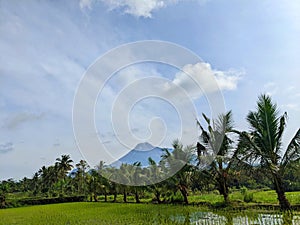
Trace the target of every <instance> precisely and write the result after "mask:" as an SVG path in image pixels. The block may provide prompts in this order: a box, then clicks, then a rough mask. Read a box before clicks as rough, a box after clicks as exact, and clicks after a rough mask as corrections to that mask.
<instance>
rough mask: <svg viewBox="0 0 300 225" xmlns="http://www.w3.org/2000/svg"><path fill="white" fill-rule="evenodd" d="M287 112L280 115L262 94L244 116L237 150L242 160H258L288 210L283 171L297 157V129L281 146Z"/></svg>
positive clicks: (299, 138) (284, 207)
mask: <svg viewBox="0 0 300 225" xmlns="http://www.w3.org/2000/svg"><path fill="white" fill-rule="evenodd" d="M286 118H287V113H284V114H283V115H279V111H278V108H277V105H276V104H274V103H273V102H272V100H271V98H270V97H269V96H267V95H264V94H263V95H261V96H259V98H258V101H257V108H256V110H255V111H250V112H249V113H248V115H247V122H248V123H249V125H250V130H249V131H248V132H239V134H240V142H239V146H238V149H239V152H240V155H241V159H242V160H243V161H246V162H249V163H252V164H255V163H259V164H260V166H261V167H262V168H265V169H266V170H267V171H268V174H269V175H270V178H272V182H273V185H274V188H275V191H276V193H277V197H278V200H279V204H280V208H281V209H282V210H290V209H291V206H290V203H289V201H288V200H287V198H286V196H285V189H284V183H283V174H284V172H285V169H286V168H287V166H288V165H289V163H290V162H292V161H297V160H299V158H300V148H299V144H300V129H298V131H297V132H296V134H295V136H294V137H293V138H292V140H291V142H290V143H289V145H288V146H287V149H286V150H285V151H283V149H282V135H283V132H284V129H285V126H286Z"/></svg>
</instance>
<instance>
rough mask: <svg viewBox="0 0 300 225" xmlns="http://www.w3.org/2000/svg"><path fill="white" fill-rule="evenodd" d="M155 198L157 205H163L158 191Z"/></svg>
mask: <svg viewBox="0 0 300 225" xmlns="http://www.w3.org/2000/svg"><path fill="white" fill-rule="evenodd" d="M155 198H156V201H157V203H158V204H160V203H161V200H160V192H159V191H157V190H156V191H155Z"/></svg>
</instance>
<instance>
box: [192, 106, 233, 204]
mask: <svg viewBox="0 0 300 225" xmlns="http://www.w3.org/2000/svg"><path fill="white" fill-rule="evenodd" d="M203 117H204V119H205V121H206V123H207V127H208V128H207V131H206V130H205V129H204V128H203V127H202V126H201V124H200V122H199V121H198V122H197V123H198V125H199V127H200V129H201V131H202V133H201V136H200V142H198V143H197V154H198V161H199V162H198V166H201V167H202V168H203V167H205V166H207V167H208V169H206V170H204V171H203V173H202V175H204V177H207V178H209V179H210V180H211V181H213V182H214V183H215V184H216V186H217V188H218V191H219V193H220V194H221V195H223V197H224V201H225V203H228V202H229V187H228V178H229V177H228V176H229V170H230V168H231V165H232V164H233V161H234V160H235V158H236V151H235V150H234V149H233V147H232V144H233V141H232V140H231V139H230V137H229V135H230V134H231V133H232V132H233V119H232V112H231V111H229V112H227V113H225V114H221V115H220V116H219V117H218V119H216V120H213V121H211V120H210V119H209V118H208V117H207V116H206V115H205V114H203ZM210 154H211V155H212V156H215V158H211V155H210ZM209 163H210V164H209Z"/></svg>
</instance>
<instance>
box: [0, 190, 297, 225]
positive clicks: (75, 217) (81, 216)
mask: <svg viewBox="0 0 300 225" xmlns="http://www.w3.org/2000/svg"><path fill="white" fill-rule="evenodd" d="M249 191H250V192H253V196H254V199H253V202H251V203H244V202H243V195H242V194H241V192H240V191H238V190H235V191H232V193H231V194H230V199H231V201H233V202H240V203H239V204H241V205H243V204H244V205H255V204H256V203H263V204H278V201H277V195H276V193H275V192H274V191H254V190H253V191H251V190H249ZM286 196H287V198H288V199H289V201H290V202H291V204H293V205H295V204H300V192H287V193H286ZM100 199H101V198H99V200H100ZM149 199H151V198H149V196H148V198H144V199H142V202H144V203H147V202H149ZM128 200H129V201H131V202H134V198H133V197H132V196H128ZM109 201H112V196H110V197H109ZM118 201H120V202H121V201H122V196H121V195H120V196H118ZM189 201H190V203H197V202H209V203H211V204H216V205H217V204H218V203H222V202H223V198H222V196H220V195H219V194H217V193H208V194H201V195H200V194H197V195H190V196H189ZM203 212H204V213H205V212H206V213H207V212H209V209H208V208H203V207H201V208H200V207H193V206H181V205H170V204H168V205H167V204H162V205H155V204H132V203H127V204H125V203H103V202H98V203H96V202H80V203H64V204H52V205H39V206H28V207H20V208H11V209H3V210H0V225H7V224H9V225H13V224H22V225H23V224H24V225H27V224H28V225H29V224H30V225H38V224H49V225H51V224H53V225H60V224H64V225H67V224H92V225H93V224H103V225H105V224H117V225H118V224H176V221H177V224H184V222H185V221H187V220H189V219H190V218H191V217H192V215H194V213H200V214H201V213H202V214H203ZM259 212H261V211H257V210H256V209H255V210H252V209H248V208H247V210H245V211H243V212H242V215H246V216H247V217H251V218H255V217H257V215H258V213H259ZM215 213H216V214H217V215H218V217H220V218H221V217H222V218H223V219H224V218H225V220H226V219H228V218H231V219H232V217H233V216H238V217H241V214H237V212H235V211H232V210H230V209H229V210H227V209H226V210H223V211H215ZM264 213H274V211H273V212H271V211H264ZM296 213H297V214H298V217H297V218H299V214H300V212H296ZM206 217H207V216H206ZM218 219H219V218H218ZM220 224H222V223H220ZM287 224H289V223H287ZM294 224H300V218H299V220H298V219H297V223H294Z"/></svg>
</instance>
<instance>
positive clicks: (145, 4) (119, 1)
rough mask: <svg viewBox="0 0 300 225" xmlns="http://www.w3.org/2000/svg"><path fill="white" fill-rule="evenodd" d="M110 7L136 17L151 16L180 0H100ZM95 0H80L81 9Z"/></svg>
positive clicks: (88, 6) (89, 6)
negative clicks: (154, 12)
mask: <svg viewBox="0 0 300 225" xmlns="http://www.w3.org/2000/svg"><path fill="white" fill-rule="evenodd" d="M98 1H100V2H103V3H104V4H105V5H107V6H108V7H109V9H110V10H114V9H121V10H122V11H124V12H125V13H126V14H130V15H133V16H136V17H145V18H151V17H152V13H153V11H155V10H158V9H161V8H163V7H166V6H167V5H170V4H175V3H177V2H178V1H179V0H98ZM92 4H93V0H80V2H79V5H80V8H81V9H84V8H88V9H91V8H92Z"/></svg>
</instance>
